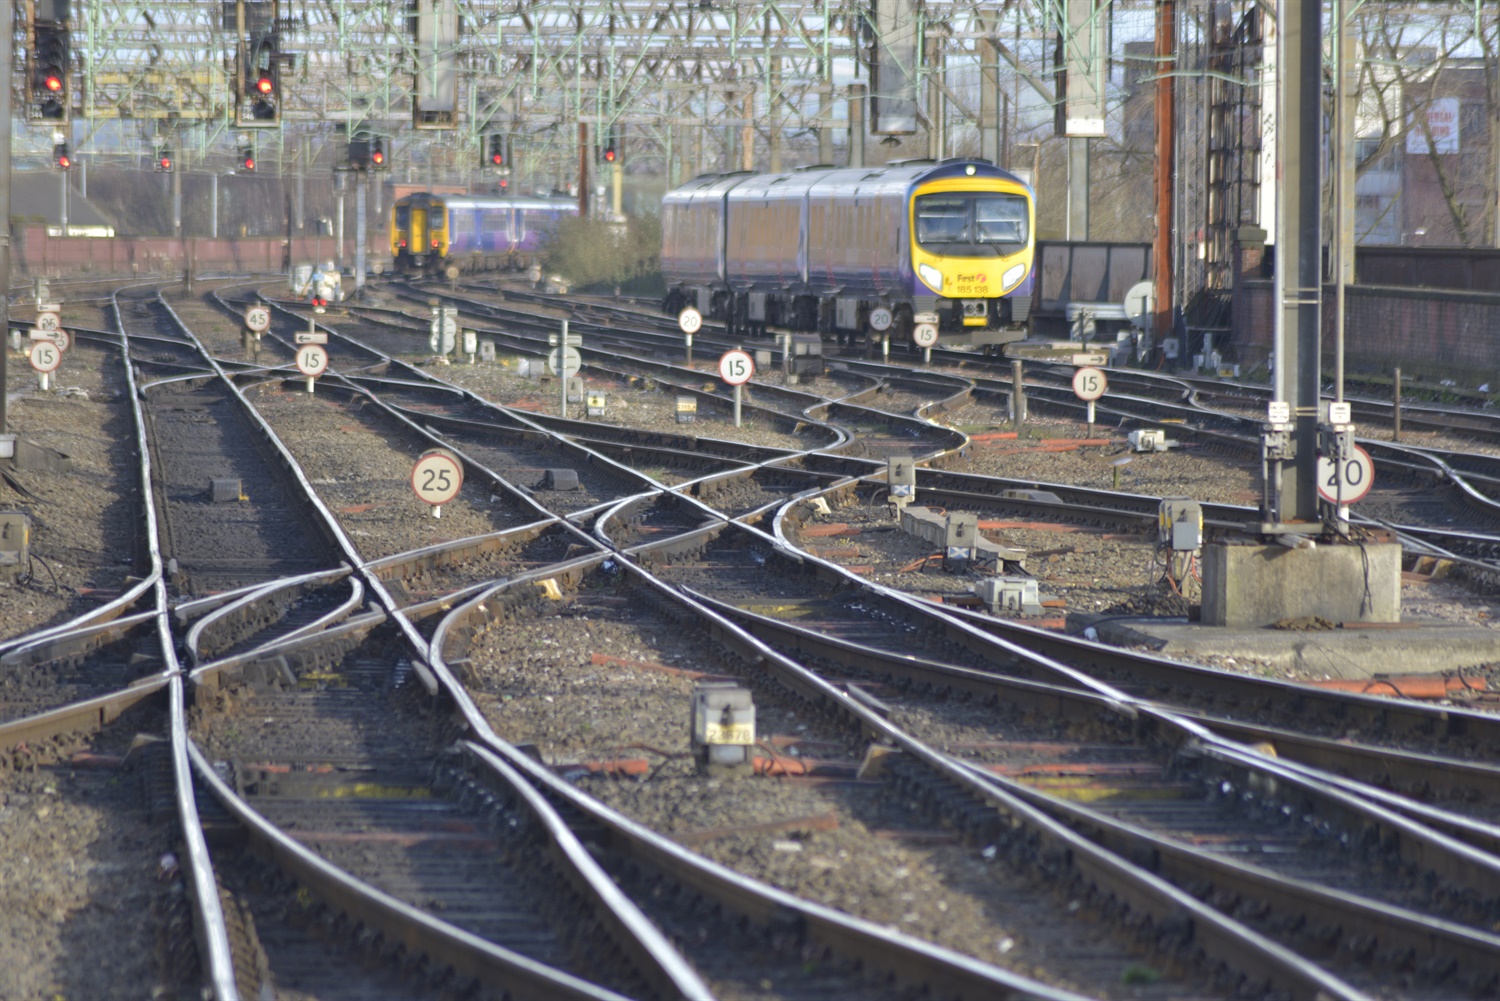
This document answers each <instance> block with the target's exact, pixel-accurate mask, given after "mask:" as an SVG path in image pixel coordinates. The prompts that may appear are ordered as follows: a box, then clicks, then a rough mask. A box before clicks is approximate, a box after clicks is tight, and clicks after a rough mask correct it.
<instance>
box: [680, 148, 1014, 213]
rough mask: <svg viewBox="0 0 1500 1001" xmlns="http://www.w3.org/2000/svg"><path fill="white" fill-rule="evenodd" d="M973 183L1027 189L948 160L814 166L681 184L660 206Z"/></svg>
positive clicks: (982, 167) (974, 164)
mask: <svg viewBox="0 0 1500 1001" xmlns="http://www.w3.org/2000/svg"><path fill="white" fill-rule="evenodd" d="M966 176H967V177H976V178H981V177H982V178H992V179H999V180H1007V181H1014V182H1015V183H1017V184H1020V185H1023V186H1025V187H1028V188H1029V187H1030V185H1027V184H1026V182H1025V181H1022V180H1021V179H1020V178H1019V177H1017V176H1016V175H1014V174H1012V173H1011V172H1010V171H1008V170H1001V169H1000V168H999V167H996V166H995V165H994V164H993V163H991V162H990V161H989V160H981V159H977V158H969V157H951V158H949V159H946V160H937V161H934V160H898V161H894V162H892V163H884V164H879V165H877V166H874V167H832V166H828V165H826V164H816V165H813V166H809V167H799V168H797V169H795V170H792V171H790V172H788V173H781V174H757V173H753V172H751V171H734V172H731V173H723V174H700V175H699V176H697V177H695V178H693V179H692V180H691V181H688V182H687V183H686V184H684V185H682V186H680V187H678V188H675V189H673V190H672V191H669V192H667V195H666V199H665V201H672V202H676V201H690V200H693V199H695V198H699V197H703V196H705V195H708V196H715V195H719V196H722V195H723V194H724V193H726V192H730V193H731V197H732V198H733V199H736V200H738V199H741V198H754V197H772V198H774V197H776V195H778V194H781V193H783V192H785V193H787V194H792V193H796V194H798V195H800V194H804V193H806V192H807V191H808V190H809V189H812V188H824V187H825V186H828V187H851V186H856V185H857V186H859V187H861V188H864V187H866V186H868V187H885V186H887V185H895V186H900V187H905V186H908V185H912V184H916V183H918V182H920V181H932V180H938V179H940V178H944V177H966Z"/></svg>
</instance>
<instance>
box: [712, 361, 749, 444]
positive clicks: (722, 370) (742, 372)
mask: <svg viewBox="0 0 1500 1001" xmlns="http://www.w3.org/2000/svg"><path fill="white" fill-rule="evenodd" d="M754 374H755V359H754V358H751V357H750V355H749V354H747V353H746V352H745V351H742V350H741V349H739V348H735V349H734V350H733V351H725V352H724V354H723V356H722V357H720V358H719V378H721V379H723V380H724V381H725V382H727V383H728V384H729V385H731V386H733V387H734V426H735V427H739V426H740V394H741V392H742V391H743V389H744V385H745V383H747V382H749V381H750V377H751V376H753V375H754Z"/></svg>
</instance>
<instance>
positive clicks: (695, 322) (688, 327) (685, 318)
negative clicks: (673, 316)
mask: <svg viewBox="0 0 1500 1001" xmlns="http://www.w3.org/2000/svg"><path fill="white" fill-rule="evenodd" d="M702 326H703V314H702V313H700V312H698V311H697V310H696V309H694V308H693V307H692V306H689V307H687V308H686V309H684V310H683V311H682V312H680V313H678V314H677V329H679V330H681V331H682V332H683V333H684V334H696V333H697V332H698V330H699V329H700V328H701V327H702Z"/></svg>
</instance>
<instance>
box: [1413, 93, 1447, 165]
mask: <svg viewBox="0 0 1500 1001" xmlns="http://www.w3.org/2000/svg"><path fill="white" fill-rule="evenodd" d="M1458 104H1459V101H1458V98H1456V97H1439V98H1437V99H1436V100H1434V101H1433V102H1432V103H1430V104H1428V105H1427V130H1426V131H1425V132H1424V131H1423V130H1422V123H1421V122H1419V121H1416V120H1415V118H1414V119H1413V120H1412V123H1411V129H1410V130H1409V131H1408V132H1407V133H1406V152H1408V153H1427V152H1429V147H1428V144H1427V137H1428V135H1429V134H1430V135H1431V136H1432V146H1431V151H1434V152H1437V153H1457V152H1458Z"/></svg>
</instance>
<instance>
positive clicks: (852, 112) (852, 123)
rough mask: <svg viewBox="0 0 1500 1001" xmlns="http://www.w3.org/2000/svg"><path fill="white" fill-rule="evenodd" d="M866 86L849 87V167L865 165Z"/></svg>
mask: <svg viewBox="0 0 1500 1001" xmlns="http://www.w3.org/2000/svg"><path fill="white" fill-rule="evenodd" d="M865 92H866V88H865V85H864V84H862V83H851V84H850V85H849V166H851V167H863V166H864V165H865Z"/></svg>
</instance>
